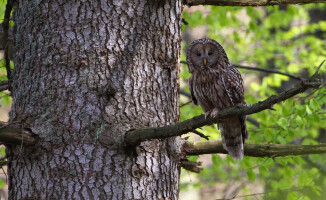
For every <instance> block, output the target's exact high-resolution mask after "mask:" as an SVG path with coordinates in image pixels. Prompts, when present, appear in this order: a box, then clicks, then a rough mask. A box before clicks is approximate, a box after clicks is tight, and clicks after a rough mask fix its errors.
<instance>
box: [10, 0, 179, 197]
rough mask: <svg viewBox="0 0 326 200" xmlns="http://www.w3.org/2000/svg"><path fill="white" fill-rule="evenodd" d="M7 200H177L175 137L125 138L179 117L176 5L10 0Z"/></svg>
mask: <svg viewBox="0 0 326 200" xmlns="http://www.w3.org/2000/svg"><path fill="white" fill-rule="evenodd" d="M14 10H15V12H14V21H15V27H14V36H13V37H14V48H15V52H14V63H15V69H14V71H13V74H12V85H11V87H12V88H11V91H12V98H13V105H12V109H11V112H10V121H11V122H18V123H20V124H21V125H22V127H28V128H30V129H31V131H32V132H33V133H34V134H36V135H38V137H39V142H38V144H37V145H36V146H35V147H32V148H24V147H22V146H14V145H11V146H8V147H7V155H8V157H9V164H8V167H9V169H8V174H9V198H10V199H177V198H178V183H179V170H180V165H179V153H180V151H179V149H178V146H179V140H178V138H172V139H169V140H153V141H148V142H143V143H141V145H139V146H138V147H137V148H126V147H125V145H124V136H125V133H126V132H127V131H129V130H132V129H136V128H140V127H144V126H151V127H153V126H163V125H167V124H171V123H175V122H177V121H178V120H179V102H178V99H179V92H178V90H179V82H178V78H179V69H178V61H179V54H180V40H181V37H180V36H181V12H182V5H181V1H180V0H172V1H154V0H148V1H145V0H135V1H126V0H125V1H115V0H99V1H92V0H84V1H64V0H44V1H24V0H19V1H18V0H17V1H16V4H15V7H14Z"/></svg>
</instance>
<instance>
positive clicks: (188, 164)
mask: <svg viewBox="0 0 326 200" xmlns="http://www.w3.org/2000/svg"><path fill="white" fill-rule="evenodd" d="M201 164H202V163H201V162H193V161H189V160H183V161H181V166H182V167H183V168H184V169H185V170H188V171H191V172H194V173H200V172H201V170H203V169H202V168H200V167H198V166H201Z"/></svg>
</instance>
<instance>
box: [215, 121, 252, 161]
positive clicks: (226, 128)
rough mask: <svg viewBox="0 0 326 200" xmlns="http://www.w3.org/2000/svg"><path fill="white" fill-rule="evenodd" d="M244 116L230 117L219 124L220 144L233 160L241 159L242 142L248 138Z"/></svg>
mask: <svg viewBox="0 0 326 200" xmlns="http://www.w3.org/2000/svg"><path fill="white" fill-rule="evenodd" d="M245 119H246V117H240V118H239V117H232V118H228V119H226V120H225V121H224V122H223V123H220V124H219V127H220V129H221V135H222V145H223V147H224V149H225V150H227V151H228V152H229V154H230V156H231V157H232V158H233V159H234V160H242V158H243V144H244V141H245V140H246V139H248V132H247V127H246V122H245Z"/></svg>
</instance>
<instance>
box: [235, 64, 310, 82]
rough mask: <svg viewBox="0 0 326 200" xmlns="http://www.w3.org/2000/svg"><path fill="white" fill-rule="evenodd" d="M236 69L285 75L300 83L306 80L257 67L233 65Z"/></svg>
mask: <svg viewBox="0 0 326 200" xmlns="http://www.w3.org/2000/svg"><path fill="white" fill-rule="evenodd" d="M233 66H235V67H236V68H242V69H248V70H255V71H261V72H266V73H273V74H280V75H284V76H288V77H290V78H292V79H296V80H299V81H303V80H304V79H303V78H301V77H298V76H294V75H292V74H288V73H284V72H280V71H277V70H274V69H263V68H257V67H248V66H243V65H233Z"/></svg>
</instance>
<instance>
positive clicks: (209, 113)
mask: <svg viewBox="0 0 326 200" xmlns="http://www.w3.org/2000/svg"><path fill="white" fill-rule="evenodd" d="M211 112H212V110H210V111H207V112H206V113H205V119H207V118H208V117H209V116H210V115H211Z"/></svg>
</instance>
